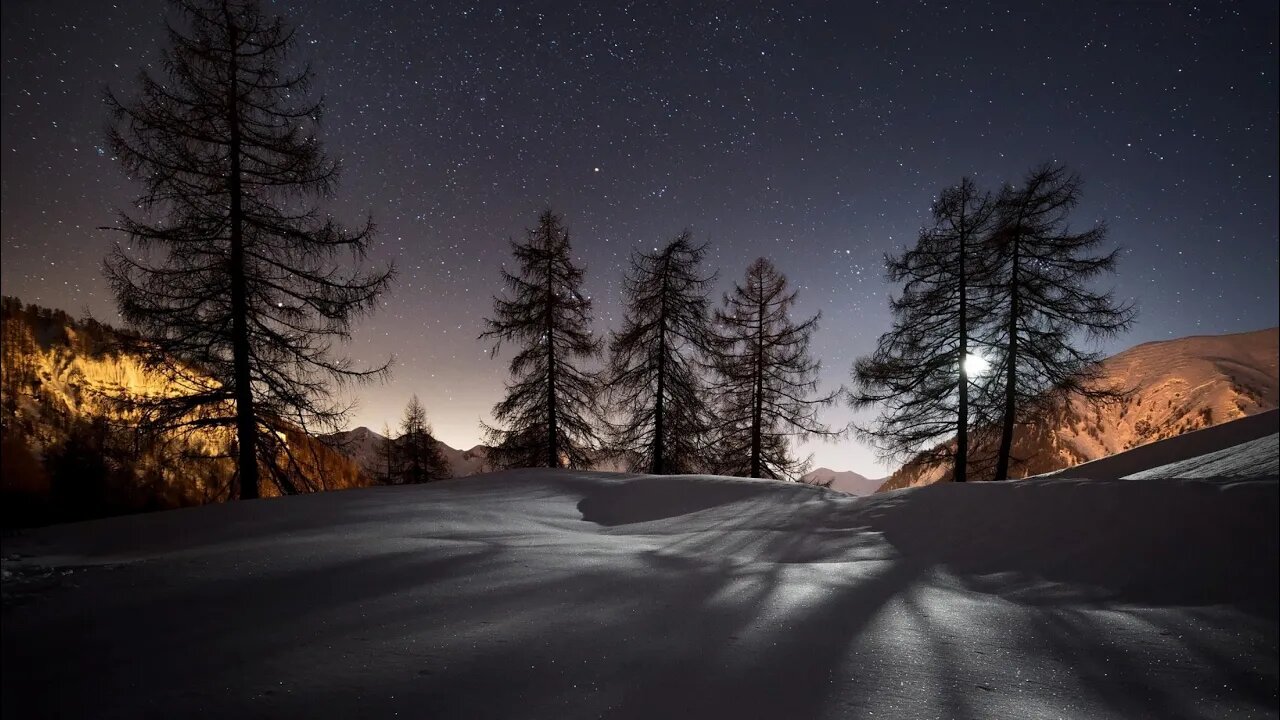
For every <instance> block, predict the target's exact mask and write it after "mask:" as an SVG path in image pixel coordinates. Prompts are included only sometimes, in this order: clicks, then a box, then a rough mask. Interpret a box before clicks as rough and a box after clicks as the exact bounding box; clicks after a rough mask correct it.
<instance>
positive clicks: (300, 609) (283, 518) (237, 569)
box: [3, 433, 1280, 720]
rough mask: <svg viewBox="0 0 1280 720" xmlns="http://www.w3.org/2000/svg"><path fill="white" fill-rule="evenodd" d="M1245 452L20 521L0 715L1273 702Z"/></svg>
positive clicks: (1022, 714) (556, 479)
mask: <svg viewBox="0 0 1280 720" xmlns="http://www.w3.org/2000/svg"><path fill="white" fill-rule="evenodd" d="M1267 437H1271V438H1272V442H1273V443H1274V433H1273V434H1272V435H1270V436H1267ZM1255 440H1256V438H1255ZM1247 442H1249V441H1247ZM1272 447H1274V445H1273V446H1272ZM1218 449H1221V447H1219V448H1215V449H1214V450H1213V452H1216V450H1218ZM1237 452H1240V453H1244V454H1245V455H1247V457H1249V458H1252V460H1250V461H1248V462H1254V463H1256V466H1255V470H1254V471H1252V472H1250V471H1249V470H1248V468H1247V467H1245V462H1236V463H1235V464H1234V465H1233V466H1232V469H1231V473H1230V477H1229V478H1227V479H1216V478H1202V477H1196V478H1191V479H1188V478H1168V477H1159V478H1146V479H1143V478H1138V479H1120V478H1115V479H1102V480H1083V479H1078V478H1039V479H1031V480H1025V481H1019V482H1013V483H972V484H968V485H955V484H942V485H935V486H930V487H924V488H915V489H909V490H902V491H895V492H890V493H881V494H877V495H874V496H871V497H867V498H852V497H849V496H846V495H841V494H838V493H832V492H828V491H825V490H821V489H817V488H813V487H810V486H805V485H800V484H795V483H778V482H770V481H755V480H741V479H731V478H719V477H708V476H685V477H650V476H636V475H619V474H610V473H592V472H568V471H563V472H550V471H536V470H528V471H512V472H505V473H495V474H490V475H487V476H479V477H475V478H468V479H460V480H451V481H445V482H440V483H434V484H428V485H422V486H407V487H384V488H370V489H361V490H349V491H344V492H335V493H322V494H317V495H308V496H300V497H292V498H283V499H275V500H261V501H253V502H246V503H233V504H227V505H217V506H207V507H201V508H194V509H189V510H179V511H172V512H164V513H155V514H150V515H143V516H134V517H126V518H115V519H109V520H102V521H96V522H92V523H83V524H77V525H68V526H62V527H54V528H47V529H44V530H39V531H33V532H30V533H27V534H24V535H21V536H18V537H14V538H6V541H5V543H4V554H5V556H6V558H8V559H6V560H5V561H4V570H5V572H6V580H5V585H4V595H5V604H4V611H3V612H4V623H3V637H4V642H3V667H4V672H3V700H4V712H5V717H10V716H13V717H27V716H51V717H72V718H74V717H94V718H123V717H129V718H133V717H157V718H160V717H184V718H185V717H308V718H349V717H396V716H398V717H411V718H412V717H431V718H517V717H518V718H595V717H609V718H686V717H697V718H715V717H729V718H735V719H738V718H851V717H852V718H858V717H876V718H1026V719H1028V720H1030V719H1034V718H1182V717H1185V718H1227V717H1274V716H1275V713H1276V708H1277V688H1278V687H1280V680H1278V678H1280V672H1278V662H1277V647H1278V644H1277V634H1278V633H1277V626H1278V622H1277V608H1278V606H1280V603H1278V601H1277V593H1278V590H1277V586H1278V584H1280V582H1278V580H1280V578H1278V574H1277V566H1278V557H1277V555H1278V553H1277V536H1278V532H1277V507H1278V504H1280V496H1278V493H1277V486H1278V483H1277V479H1276V476H1275V466H1274V464H1267V463H1266V462H1264V461H1265V460H1266V458H1263V457H1261V453H1260V451H1259V452H1255V448H1254V447H1253V446H1252V445H1246V446H1245V447H1243V448H1241V449H1239V450H1238V451H1237ZM1205 454H1212V453H1205ZM1224 457H1225V456H1224ZM1221 459H1222V458H1219V459H1217V460H1213V461H1212V462H1213V463H1218V462H1219V461H1220V460H1221ZM1149 467H1150V466H1148V468H1143V469H1149ZM1211 467H1218V466H1217V465H1211ZM1203 470H1204V467H1201V468H1200V470H1198V471H1197V472H1199V473H1200V474H1203ZM1136 472H1141V470H1136V471H1131V472H1129V473H1126V474H1131V475H1132V474H1134V473H1136ZM1181 472H1182V471H1178V473H1179V474H1180V473H1181ZM15 556H16V559H14V558H15Z"/></svg>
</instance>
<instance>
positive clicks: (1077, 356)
mask: <svg viewBox="0 0 1280 720" xmlns="http://www.w3.org/2000/svg"><path fill="white" fill-rule="evenodd" d="M1080 192H1081V182H1080V178H1079V176H1077V175H1075V174H1074V173H1071V172H1069V171H1068V170H1067V169H1066V168H1065V167H1062V166H1055V165H1044V166H1041V167H1039V168H1036V169H1035V170H1033V171H1031V172H1030V173H1029V174H1028V175H1027V177H1026V179H1025V180H1024V181H1023V183H1022V185H1021V187H1016V188H1012V189H1009V190H1007V191H1006V192H1005V193H1003V194H1002V196H1001V199H1000V217H999V225H998V227H997V228H996V229H995V231H994V232H993V233H992V235H991V242H990V249H989V253H990V255H991V256H992V257H994V258H995V260H996V271H997V273H998V279H997V282H996V283H995V287H994V288H993V291H994V292H993V300H994V301H995V304H994V306H993V313H994V314H993V316H992V323H991V326H990V327H991V332H992V339H991V341H990V342H991V344H993V345H995V346H996V348H997V351H998V355H997V358H998V359H997V363H996V365H997V367H998V372H999V373H1000V375H1001V381H1002V383H1003V387H1002V389H1001V392H1002V393H1003V403H1002V404H1003V407H1002V408H1001V410H1000V441H999V447H998V450H997V455H996V467H995V474H994V478H995V479H996V480H1005V479H1007V478H1008V477H1009V465H1010V461H1011V459H1012V458H1011V454H1012V448H1013V431H1014V426H1015V425H1017V424H1018V423H1020V422H1022V421H1024V420H1025V419H1026V418H1028V417H1031V416H1034V415H1035V414H1036V413H1037V412H1039V411H1040V410H1041V409H1042V407H1043V404H1044V403H1047V402H1051V401H1053V400H1054V399H1055V398H1060V397H1061V396H1062V395H1067V394H1074V395H1078V396H1081V397H1083V398H1085V399H1087V400H1089V401H1091V402H1107V401H1111V400H1115V399H1117V398H1119V397H1123V396H1124V395H1125V391H1124V389H1123V388H1115V387H1108V386H1103V385H1101V384H1100V383H1099V382H1098V380H1099V376H1098V373H1099V365H1098V363H1099V361H1100V360H1101V359H1102V358H1101V355H1100V354H1098V353H1096V352H1089V351H1086V350H1081V349H1079V348H1078V347H1077V346H1076V345H1077V342H1076V341H1077V339H1078V338H1081V337H1083V338H1084V339H1085V340H1086V341H1096V340H1098V339H1101V338H1105V337H1110V336H1113V335H1115V334H1117V333H1119V332H1122V331H1124V330H1126V329H1128V328H1129V327H1130V325H1132V324H1133V320H1134V316H1135V312H1134V308H1133V306H1132V304H1127V303H1122V302H1118V301H1117V300H1116V298H1115V297H1114V294H1113V293H1112V292H1098V291H1096V290H1094V289H1093V288H1092V287H1091V286H1092V284H1093V283H1094V282H1095V281H1096V280H1097V279H1098V278H1099V276H1101V275H1103V274H1105V273H1109V272H1114V270H1115V266H1116V259H1117V257H1118V256H1119V250H1118V249H1113V250H1111V251H1110V252H1106V253H1101V252H1100V247H1101V246H1102V245H1103V244H1104V243H1105V242H1106V236H1107V232H1106V226H1105V225H1103V224H1101V223H1099V224H1097V225H1095V226H1094V227H1092V228H1090V229H1088V230H1085V231H1083V232H1073V231H1072V230H1071V228H1070V227H1069V224H1068V219H1069V215H1070V213H1071V211H1072V209H1074V208H1075V206H1076V204H1077V203H1078V202H1079V200H1080Z"/></svg>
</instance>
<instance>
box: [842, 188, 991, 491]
mask: <svg viewBox="0 0 1280 720" xmlns="http://www.w3.org/2000/svg"><path fill="white" fill-rule="evenodd" d="M995 209H996V203H995V202H994V200H993V198H992V197H991V196H990V195H989V194H988V193H984V192H980V191H979V190H978V189H977V188H976V187H975V185H974V184H973V182H972V181H971V180H969V179H968V178H965V179H963V180H961V181H960V183H959V184H958V185H955V186H953V187H950V188H947V189H946V190H944V191H943V193H942V195H941V197H940V198H939V199H938V200H937V202H935V203H934V205H933V212H932V215H933V222H932V225H931V226H930V227H928V228H926V229H924V230H923V231H921V233H920V238H919V240H917V241H916V244H915V247H913V248H912V249H910V250H908V251H906V252H905V253H903V254H901V255H890V256H888V257H886V258H885V268H886V271H887V277H888V279H889V281H890V282H892V283H895V284H896V283H902V294H901V295H900V296H898V297H896V298H894V297H891V298H890V299H889V309H890V311H891V312H892V314H893V328H892V329H891V330H890V331H889V332H887V333H885V334H883V335H881V336H880V340H879V342H878V343H877V346H876V349H875V351H874V352H873V353H872V354H871V355H870V356H868V357H865V358H861V359H859V360H858V361H857V362H856V363H855V364H854V366H853V380H854V389H853V392H852V393H851V398H852V404H853V406H854V408H855V409H863V408H870V407H876V408H879V410H880V414H879V416H878V417H877V419H876V422H875V424H874V426H873V427H870V428H863V427H858V428H856V429H857V430H858V431H859V433H860V434H862V435H863V436H865V437H868V438H869V439H870V440H871V441H872V442H873V443H875V445H876V446H877V447H878V448H879V450H880V452H881V453H882V455H883V456H884V457H885V458H890V459H899V460H903V459H907V458H911V457H914V459H916V460H917V461H918V462H923V463H925V464H926V465H936V464H941V463H944V462H947V461H951V463H952V478H953V479H954V480H955V481H957V482H964V481H965V479H966V477H967V471H968V468H969V466H970V461H971V459H970V456H969V449H970V441H969V428H970V427H971V426H973V425H975V424H979V423H981V421H982V419H983V418H984V417H989V416H987V415H986V413H984V412H981V411H982V410H984V409H985V407H986V405H985V404H979V405H976V406H975V405H974V403H972V402H971V391H972V390H973V389H974V383H973V378H970V377H969V375H970V372H969V371H970V365H972V364H974V363H971V362H970V361H969V357H970V355H971V354H972V353H975V352H977V350H976V348H975V342H974V340H973V335H974V334H975V333H976V332H977V331H978V330H979V329H980V328H981V327H982V325H981V322H982V320H983V318H984V317H985V314H986V312H987V308H986V303H985V301H984V300H985V298H986V297H987V296H988V295H989V287H988V285H989V281H988V280H987V278H986V277H985V273H986V272H987V268H986V264H985V263H984V262H983V260H982V250H983V246H982V244H983V243H984V242H985V241H986V239H987V235H988V234H989V233H990V232H991V227H992V221H993V219H994V217H995ZM984 386H985V384H984ZM971 410H977V411H978V412H973V411H971ZM917 453H919V454H917Z"/></svg>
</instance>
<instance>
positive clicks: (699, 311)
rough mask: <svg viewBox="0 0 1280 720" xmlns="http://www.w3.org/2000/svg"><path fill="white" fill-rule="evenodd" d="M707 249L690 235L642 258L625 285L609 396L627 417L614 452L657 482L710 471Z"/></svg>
mask: <svg viewBox="0 0 1280 720" xmlns="http://www.w3.org/2000/svg"><path fill="white" fill-rule="evenodd" d="M705 255H706V245H705V244H704V245H694V244H693V243H692V240H691V236H690V234H689V233H688V231H686V232H683V233H681V234H680V235H678V236H677V237H676V238H675V239H674V240H672V241H671V242H669V243H667V245H666V246H665V247H663V248H662V249H660V250H655V251H654V252H652V253H643V252H637V253H635V254H634V255H632V257H631V268H630V271H629V272H628V273H627V276H626V277H625V278H624V279H623V286H622V292H623V298H624V301H625V303H626V314H625V315H624V317H623V320H622V329H621V330H619V331H618V332H615V333H614V334H613V338H612V340H611V342H610V344H609V348H610V353H611V355H610V364H609V370H610V372H609V378H610V380H609V385H610V387H609V389H610V395H611V400H612V404H613V405H614V406H615V407H617V408H618V410H619V413H620V414H621V416H622V420H621V422H620V423H618V424H617V425H615V426H614V427H613V430H614V436H615V442H614V445H615V446H616V448H617V449H618V450H620V451H621V453H622V455H623V456H624V457H628V458H632V459H633V461H632V470H635V471H643V472H649V473H653V474H655V475H664V474H674V473H688V472H695V471H697V470H700V469H704V468H705V457H704V453H705V450H706V446H707V438H706V436H707V428H708V423H709V408H708V404H707V396H706V388H705V383H704V382H703V380H702V372H701V371H702V359H703V358H704V357H705V356H706V353H707V351H708V343H709V338H710V336H711V321H710V314H709V306H710V299H709V292H710V290H709V287H710V285H711V283H712V282H714V280H715V275H714V273H713V274H706V273H704V272H703V270H702V267H701V265H702V259H703V257H704V256H705Z"/></svg>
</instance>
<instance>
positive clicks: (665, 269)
mask: <svg viewBox="0 0 1280 720" xmlns="http://www.w3.org/2000/svg"><path fill="white" fill-rule="evenodd" d="M669 264H670V257H669V256H667V257H664V258H663V262H662V293H661V295H660V296H659V297H660V298H661V299H660V300H659V303H658V389H657V397H656V398H655V401H654V407H653V462H652V465H651V466H650V468H649V472H651V473H652V474H654V475H663V474H665V473H666V471H667V463H666V457H664V456H665V452H664V450H665V449H666V441H667V439H666V436H665V435H664V433H665V432H666V428H665V427H663V414H664V413H665V412H666V405H665V403H664V402H663V395H665V394H666V392H667V387H666V385H667V382H666V381H667V378H666V375H667V279H668V274H669V271H670V267H669Z"/></svg>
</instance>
